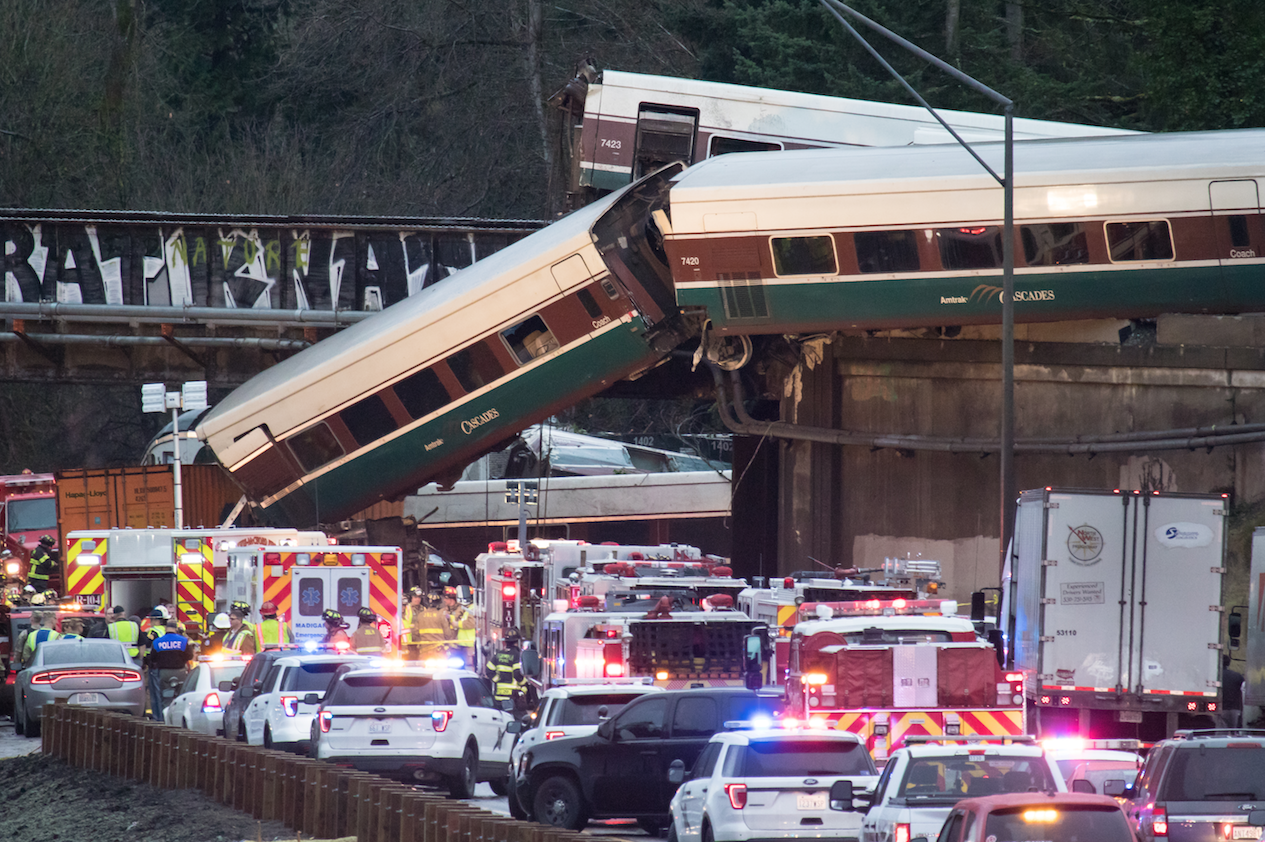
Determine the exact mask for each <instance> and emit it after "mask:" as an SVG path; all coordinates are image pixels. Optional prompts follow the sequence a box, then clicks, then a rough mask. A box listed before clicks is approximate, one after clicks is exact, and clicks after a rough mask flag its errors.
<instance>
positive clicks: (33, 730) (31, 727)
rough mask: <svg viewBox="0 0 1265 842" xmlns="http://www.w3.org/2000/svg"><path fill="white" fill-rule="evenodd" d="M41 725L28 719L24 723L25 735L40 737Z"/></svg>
mask: <svg viewBox="0 0 1265 842" xmlns="http://www.w3.org/2000/svg"><path fill="white" fill-rule="evenodd" d="M41 724H42V723H39V722H32V721H31V720H29V719H28V720H27V721H26V735H27V736H28V737H38V736H39V735H40V725H41Z"/></svg>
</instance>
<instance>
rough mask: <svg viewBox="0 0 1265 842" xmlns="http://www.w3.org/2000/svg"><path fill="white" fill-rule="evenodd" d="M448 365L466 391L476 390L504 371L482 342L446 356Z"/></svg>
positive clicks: (489, 349)
mask: <svg viewBox="0 0 1265 842" xmlns="http://www.w3.org/2000/svg"><path fill="white" fill-rule="evenodd" d="M448 367H449V368H450V369H452V374H453V376H454V377H456V378H457V382H458V383H460V384H461V388H463V389H465V390H466V391H467V392H475V391H478V390H479V389H481V388H483V387H484V386H486V385H487V384H489V383H491V382H492V381H493V380H496V379H497V378H498V377H500V376H501V375H502V374H504V373H505V372H504V371H502V370H501V364H500V363H499V362H497V361H496V356H495V355H494V354H493V353H492V349H491V348H489V347H488V346H487V345H485V344H483V343H482V342H476V343H475V344H473V345H471V346H470V347H469V348H463V349H462V350H460V351H458V352H457V353H455V354H453V355H452V356H451V357H449V358H448Z"/></svg>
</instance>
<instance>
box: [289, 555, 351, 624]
mask: <svg viewBox="0 0 1265 842" xmlns="http://www.w3.org/2000/svg"><path fill="white" fill-rule="evenodd" d="M369 573H370V571H369V568H367V567H326V566H319V567H318V566H313V567H298V566H296V567H293V568H291V571H290V575H291V577H292V578H291V588H292V589H293V590H292V595H291V600H290V605H291V613H292V615H293V619H292V621H291V622H292V623H293V626H294V637H295V640H299V641H303V640H319V639H321V638H322V637H324V636H325V621H324V619H322V617H321V614H322V613H324V611H325V610H326V609H328V608H332V609H334V610H335V611H337V612H338V613H339V614H342V615H343V619H344V620H346V621H347V622H348V623H349V624H350V625H352V626H354V625H355V624H354V623H353V622H352V620H353V619H354V618H355V616H356V612H357V611H359V610H360V609H361V608H363V607H366V606H368V605H369Z"/></svg>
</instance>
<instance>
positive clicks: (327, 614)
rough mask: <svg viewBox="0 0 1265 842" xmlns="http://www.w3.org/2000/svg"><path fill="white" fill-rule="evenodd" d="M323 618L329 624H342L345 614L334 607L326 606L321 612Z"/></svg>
mask: <svg viewBox="0 0 1265 842" xmlns="http://www.w3.org/2000/svg"><path fill="white" fill-rule="evenodd" d="M321 619H322V620H324V621H325V625H327V626H341V625H345V624H344V623H343V615H342V614H339V613H338V612H337V611H335V610H334V609H333V608H326V609H325V610H324V611H322V612H321Z"/></svg>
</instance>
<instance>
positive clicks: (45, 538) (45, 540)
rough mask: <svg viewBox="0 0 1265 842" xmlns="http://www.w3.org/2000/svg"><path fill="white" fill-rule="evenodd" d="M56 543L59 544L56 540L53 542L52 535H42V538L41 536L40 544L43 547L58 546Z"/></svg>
mask: <svg viewBox="0 0 1265 842" xmlns="http://www.w3.org/2000/svg"><path fill="white" fill-rule="evenodd" d="M56 543H57V542H56V541H55V540H53V536H52V535H41V536H40V544H41V545H43V546H45V547H51V546H53V545H54V544H56Z"/></svg>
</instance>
